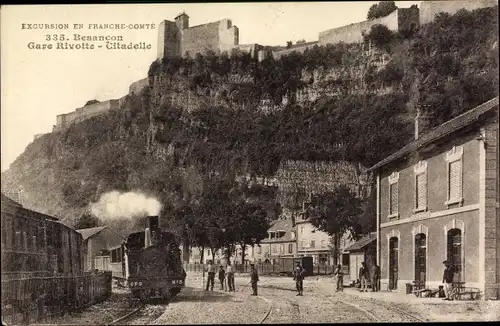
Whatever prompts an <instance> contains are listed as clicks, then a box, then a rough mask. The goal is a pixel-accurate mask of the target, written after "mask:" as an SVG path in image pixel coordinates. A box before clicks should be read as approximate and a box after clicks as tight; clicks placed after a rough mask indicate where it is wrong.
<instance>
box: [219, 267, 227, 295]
mask: <svg viewBox="0 0 500 326" xmlns="http://www.w3.org/2000/svg"><path fill="white" fill-rule="evenodd" d="M225 279H226V271H225V270H224V266H222V265H220V266H219V281H220V289H221V290H224V283H225V282H224V281H225Z"/></svg>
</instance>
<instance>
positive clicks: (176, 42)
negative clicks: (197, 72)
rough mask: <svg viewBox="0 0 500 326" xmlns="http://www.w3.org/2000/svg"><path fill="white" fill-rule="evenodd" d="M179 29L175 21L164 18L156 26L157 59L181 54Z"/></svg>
mask: <svg viewBox="0 0 500 326" xmlns="http://www.w3.org/2000/svg"><path fill="white" fill-rule="evenodd" d="M181 40H182V35H181V31H180V30H179V28H178V27H177V24H176V23H175V22H171V21H168V20H164V21H163V22H161V23H160V26H159V27H158V49H157V55H156V58H157V59H162V58H165V57H178V56H180V55H181Z"/></svg>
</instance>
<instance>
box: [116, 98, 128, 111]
mask: <svg viewBox="0 0 500 326" xmlns="http://www.w3.org/2000/svg"><path fill="white" fill-rule="evenodd" d="M127 96H128V95H125V96H122V97H120V98H119V99H118V107H119V108H120V109H121V108H122V107H123V104H124V103H125V101H126V100H127Z"/></svg>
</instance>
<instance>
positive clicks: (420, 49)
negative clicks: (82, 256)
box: [2, 7, 498, 224]
mask: <svg viewBox="0 0 500 326" xmlns="http://www.w3.org/2000/svg"><path fill="white" fill-rule="evenodd" d="M497 13H498V7H495V8H487V9H481V10H478V11H476V12H473V13H470V12H469V13H467V12H465V13H464V12H459V13H457V14H456V15H454V16H444V17H441V18H440V20H439V21H436V22H435V23H432V24H428V25H426V26H425V27H424V28H423V29H422V30H421V31H420V32H419V33H418V34H417V35H415V36H413V37H412V38H410V39H402V38H397V37H395V38H394V39H393V40H392V41H391V43H390V45H389V46H387V47H386V48H385V49H383V50H377V49H375V48H374V47H373V46H372V47H369V46H368V45H363V46H359V45H350V46H347V45H342V44H339V45H335V46H332V45H327V46H321V47H314V48H313V49H308V50H306V51H305V52H304V53H302V54H296V53H295V54H294V53H292V54H290V55H288V56H284V57H282V58H280V59H279V60H277V61H273V60H271V59H267V60H264V61H263V62H261V63H258V62H256V61H254V60H252V59H251V57H250V56H249V55H246V54H243V53H233V55H231V56H226V55H221V56H215V55H207V56H205V57H201V56H197V57H196V58H194V59H189V58H188V59H172V60H164V62H162V63H158V62H155V63H153V64H152V66H151V68H150V72H149V84H150V85H151V86H150V87H149V88H146V89H145V90H143V91H142V92H141V93H140V94H135V95H134V94H132V95H129V96H127V98H126V99H125V100H124V101H123V103H122V105H121V107H120V108H118V109H114V110H111V111H110V112H109V113H106V114H103V115H101V116H96V117H93V118H90V119H88V120H86V121H83V122H81V123H78V124H75V125H73V126H71V127H69V128H68V129H66V130H63V131H60V132H54V133H52V134H47V135H44V136H42V137H40V138H38V139H36V140H34V141H33V143H31V144H30V145H29V146H28V147H27V148H26V150H25V152H24V153H23V154H22V155H20V156H19V157H18V158H17V160H16V161H15V162H14V163H13V164H12V165H11V168H10V169H9V170H8V171H6V172H5V173H3V174H2V190H7V191H12V190H15V189H18V187H19V186H22V187H23V189H24V193H23V202H22V203H23V205H25V206H26V207H27V208H31V209H35V210H38V211H41V212H44V213H47V214H51V215H55V216H58V217H61V218H62V219H65V221H66V222H67V223H68V224H72V223H73V220H74V219H76V218H78V217H79V216H80V215H81V214H82V213H83V212H84V211H85V210H86V209H87V206H88V204H89V202H91V201H96V200H97V199H98V197H99V196H100V195H101V194H103V193H105V192H107V191H110V190H124V191H125V190H141V191H143V192H145V193H147V194H153V195H155V196H157V197H158V198H159V199H160V201H161V202H162V203H165V204H167V205H175V202H178V201H180V200H184V199H185V198H187V197H189V196H190V195H192V194H196V192H197V191H199V187H200V184H201V185H202V183H203V182H202V181H201V180H203V178H204V177H205V176H207V175H225V176H229V177H234V176H238V175H240V176H241V175H247V174H248V175H251V176H265V177H267V178H269V177H273V176H274V177H275V176H277V175H278V176H279V175H281V177H282V178H284V177H283V176H284V175H296V173H297V172H293V173H288V174H287V173H284V172H283V170H281V172H278V169H279V167H280V164H281V166H286V164H284V165H283V164H282V163H283V162H286V161H332V162H334V163H332V164H333V165H335V164H337V163H339V162H340V163H341V164H344V165H345V164H347V165H348V166H351V167H352V169H350V171H355V172H356V173H355V175H356V177H355V178H358V179H359V175H360V174H359V171H361V170H363V169H364V168H365V167H367V166H369V165H371V164H374V163H376V162H377V161H378V160H380V159H382V158H384V157H385V156H387V155H389V154H390V153H392V152H393V151H395V150H397V149H399V148H400V147H401V146H403V145H404V144H405V143H406V142H408V141H409V140H411V137H412V135H413V130H412V128H413V117H414V114H415V110H416V108H417V107H419V106H422V107H427V108H428V109H427V110H429V112H428V113H430V114H431V116H432V117H433V118H434V120H433V124H434V125H437V124H439V123H442V122H444V121H446V120H447V119H449V118H450V117H452V116H455V115H457V114H460V113H462V112H463V111H465V110H468V109H471V108H473V107H474V106H476V105H478V104H481V103H482V102H484V101H486V100H489V99H490V98H492V97H493V96H495V95H496V92H497V91H496V89H497V88H498V32H497V28H496V25H497V19H498V18H497ZM460 15H462V16H460ZM484 22H488V23H486V24H485V23H484ZM463 24H467V26H466V27H467V28H464V25H463ZM490 25H491V26H490ZM492 26H494V28H492ZM471 40H475V41H474V42H472V41H471ZM306 165H307V164H306ZM306 165H304V166H306ZM307 166H309V167H308V168H305V169H304V171H303V172H301V173H302V174H301V176H300V178H304V177H305V178H307V175H308V173H309V174H310V173H316V174H317V173H321V171H319V172H318V171H316V170H317V169H316V168H315V167H314V166H315V165H314V164H313V165H307ZM309 170H310V171H309ZM320 170H321V169H320ZM327 170H328V169H327ZM316 177H317V176H315V177H314V178H316ZM294 178H295V177H294ZM297 178H298V177H297ZM300 178H299V179H300ZM314 178H313V179H314ZM341 179H342V178H341ZM345 182H346V183H350V182H351V181H350V180H347V181H345ZM354 182H359V180H355V181H354ZM284 183H288V184H289V183H290V182H289V181H286V182H284Z"/></svg>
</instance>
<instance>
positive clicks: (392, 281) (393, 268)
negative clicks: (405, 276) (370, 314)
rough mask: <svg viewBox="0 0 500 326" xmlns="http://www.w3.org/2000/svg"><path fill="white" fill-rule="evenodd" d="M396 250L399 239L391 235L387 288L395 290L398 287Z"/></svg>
mask: <svg viewBox="0 0 500 326" xmlns="http://www.w3.org/2000/svg"><path fill="white" fill-rule="evenodd" d="M398 250H399V239H398V238H396V237H392V238H390V239H389V289H391V290H396V289H397V288H398V269H399V266H398V265H399V260H398Z"/></svg>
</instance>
